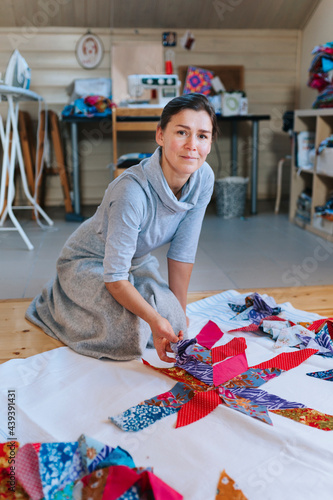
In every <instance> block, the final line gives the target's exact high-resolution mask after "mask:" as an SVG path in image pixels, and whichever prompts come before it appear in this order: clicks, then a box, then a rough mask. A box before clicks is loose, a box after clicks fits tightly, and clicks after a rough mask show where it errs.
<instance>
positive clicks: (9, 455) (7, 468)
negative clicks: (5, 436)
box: [0, 441, 29, 500]
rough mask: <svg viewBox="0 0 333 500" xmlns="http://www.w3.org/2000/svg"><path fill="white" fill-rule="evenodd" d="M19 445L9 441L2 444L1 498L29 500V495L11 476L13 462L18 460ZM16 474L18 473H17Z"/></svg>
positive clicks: (0, 449)
mask: <svg viewBox="0 0 333 500" xmlns="http://www.w3.org/2000/svg"><path fill="white" fill-rule="evenodd" d="M18 448H19V443H18V442H17V441H8V442H7V443H0V498H1V499H7V498H8V499H10V500H29V495H28V494H27V493H26V492H25V491H24V490H23V488H22V486H21V485H20V484H18V483H16V484H15V481H13V478H12V475H11V467H12V466H13V460H16V457H17V450H18ZM15 472H16V471H15Z"/></svg>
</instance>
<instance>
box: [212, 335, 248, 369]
mask: <svg viewBox="0 0 333 500" xmlns="http://www.w3.org/2000/svg"><path fill="white" fill-rule="evenodd" d="M246 347H247V346H246V340H245V339H244V337H239V338H237V337H236V338H234V339H232V340H231V341H230V342H228V343H227V344H224V345H221V346H218V347H213V348H212V363H213V364H215V363H219V362H220V361H223V360H224V359H226V358H229V357H230V356H236V355H237V354H241V353H242V352H244V351H245V349H246Z"/></svg>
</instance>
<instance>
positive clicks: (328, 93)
mask: <svg viewBox="0 0 333 500" xmlns="http://www.w3.org/2000/svg"><path fill="white" fill-rule="evenodd" d="M312 54H314V58H313V61H312V63H311V66H310V68H309V80H308V86H309V87H311V88H313V89H317V90H318V91H319V95H318V97H317V99H316V100H315V101H314V103H313V104H312V107H313V108H330V107H333V85H332V70H333V42H328V43H325V44H324V45H318V46H316V47H315V48H314V49H313V51H312Z"/></svg>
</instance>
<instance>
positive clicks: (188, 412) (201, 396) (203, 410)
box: [176, 390, 223, 428]
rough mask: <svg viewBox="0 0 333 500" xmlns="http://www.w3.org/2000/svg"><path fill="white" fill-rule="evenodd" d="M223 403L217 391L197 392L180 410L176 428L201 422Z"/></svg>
mask: <svg viewBox="0 0 333 500" xmlns="http://www.w3.org/2000/svg"><path fill="white" fill-rule="evenodd" d="M222 403H223V402H222V400H221V398H220V396H219V395H218V393H217V391H216V390H213V391H206V392H197V393H196V394H195V395H194V397H193V398H192V399H191V400H190V401H189V402H188V403H186V404H185V405H183V406H182V407H181V409H180V410H179V412H178V414H177V423H176V427H177V428H178V427H184V425H188V424H191V423H192V422H196V421H197V420H200V419H201V418H203V417H205V416H206V415H208V414H209V413H211V412H212V411H213V410H214V409H215V408H216V407H217V406H218V405H219V404H222Z"/></svg>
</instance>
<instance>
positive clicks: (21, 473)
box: [15, 444, 44, 500]
mask: <svg viewBox="0 0 333 500" xmlns="http://www.w3.org/2000/svg"><path fill="white" fill-rule="evenodd" d="M15 469H16V476H17V479H18V481H19V482H20V484H21V485H22V486H23V487H24V489H25V491H26V492H27V493H28V495H29V497H30V498H31V500H40V499H41V498H43V496H44V494H43V487H42V482H41V480H40V475H39V461H38V455H37V453H36V450H35V449H34V447H33V446H32V445H31V444H25V445H24V446H22V448H19V449H18V451H17V454H16V468H15Z"/></svg>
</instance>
